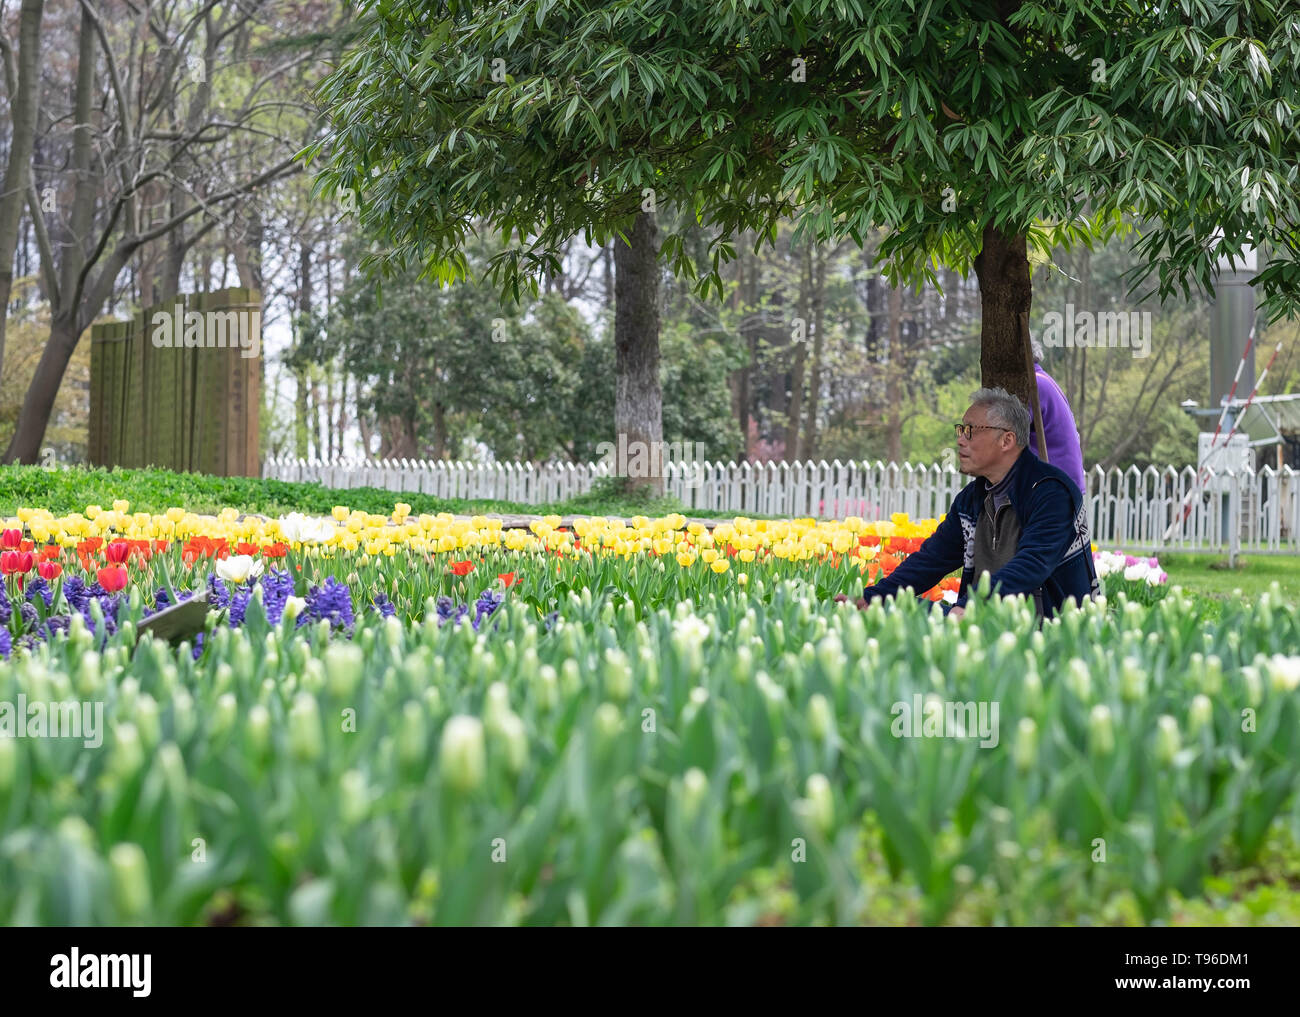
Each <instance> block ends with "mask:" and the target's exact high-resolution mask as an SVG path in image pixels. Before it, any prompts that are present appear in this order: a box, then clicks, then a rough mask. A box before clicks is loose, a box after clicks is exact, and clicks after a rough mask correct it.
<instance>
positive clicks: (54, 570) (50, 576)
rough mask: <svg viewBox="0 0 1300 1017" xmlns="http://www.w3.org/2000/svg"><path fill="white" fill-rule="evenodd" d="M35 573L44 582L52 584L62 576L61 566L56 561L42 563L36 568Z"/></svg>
mask: <svg viewBox="0 0 1300 1017" xmlns="http://www.w3.org/2000/svg"><path fill="white" fill-rule="evenodd" d="M36 571H37V572H39V573H40V574H41V578H42V579H44V580H45V581H46V582H50V583H52V582H54V580H56V579H58V578H59V576H61V575H62V574H63V566H62V565H60V564H59V563H58V562H56V561H43V562H40V563H39V564H38V565H37V566H36Z"/></svg>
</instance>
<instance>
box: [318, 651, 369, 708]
mask: <svg viewBox="0 0 1300 1017" xmlns="http://www.w3.org/2000/svg"><path fill="white" fill-rule="evenodd" d="M324 661H325V686H326V688H328V689H329V692H330V695H331V696H334V697H335V698H336V699H347V698H349V697H350V696H351V695H352V693H353V692H354V691H355V690H356V688H357V686H358V685H359V684H360V683H361V673H362V669H363V668H364V666H365V660H364V658H363V657H362V654H361V647H359V646H353V645H352V644H351V643H345V642H333V643H330V645H329V646H328V647H326V649H325V654H324Z"/></svg>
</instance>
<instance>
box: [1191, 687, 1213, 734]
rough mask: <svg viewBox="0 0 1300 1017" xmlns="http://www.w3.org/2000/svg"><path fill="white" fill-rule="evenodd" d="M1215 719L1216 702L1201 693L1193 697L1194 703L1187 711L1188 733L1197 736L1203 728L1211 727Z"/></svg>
mask: <svg viewBox="0 0 1300 1017" xmlns="http://www.w3.org/2000/svg"><path fill="white" fill-rule="evenodd" d="M1213 721H1214V704H1213V703H1211V702H1210V697H1209V696H1207V695H1205V694H1204V693H1201V694H1200V695H1197V696H1194V697H1193V698H1192V705H1191V706H1190V707H1189V708H1188V711H1187V733H1188V735H1189V736H1191V737H1193V738H1194V737H1196V735H1197V734H1198V733H1199V732H1200V730H1201V728H1203V727H1209V726H1211V725H1212V724H1213Z"/></svg>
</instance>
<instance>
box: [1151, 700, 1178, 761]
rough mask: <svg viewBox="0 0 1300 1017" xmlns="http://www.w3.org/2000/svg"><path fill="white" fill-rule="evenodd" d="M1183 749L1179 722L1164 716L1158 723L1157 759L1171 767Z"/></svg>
mask: <svg viewBox="0 0 1300 1017" xmlns="http://www.w3.org/2000/svg"><path fill="white" fill-rule="evenodd" d="M1181 747H1182V745H1181V742H1180V739H1179V735H1178V721H1176V720H1174V718H1173V717H1171V716H1169V714H1167V713H1166V714H1164V715H1162V716H1161V718H1160V719H1159V720H1158V721H1157V722H1156V759H1157V760H1158V761H1159V762H1160V763H1161V764H1162V765H1164V766H1169V765H1170V764H1171V763H1173V761H1174V756H1176V755H1178V750H1179V749H1180V748H1181Z"/></svg>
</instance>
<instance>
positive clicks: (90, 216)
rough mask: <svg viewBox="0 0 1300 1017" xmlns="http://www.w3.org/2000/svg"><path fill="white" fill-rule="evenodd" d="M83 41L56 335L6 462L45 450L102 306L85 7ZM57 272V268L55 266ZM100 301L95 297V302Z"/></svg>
mask: <svg viewBox="0 0 1300 1017" xmlns="http://www.w3.org/2000/svg"><path fill="white" fill-rule="evenodd" d="M78 32H79V34H78V42H77V81H76V85H75V91H74V97H73V107H72V108H73V129H72V130H73V138H72V162H71V165H70V166H69V170H70V175H71V177H72V179H73V187H72V209H71V213H70V214H69V216H68V229H67V234H66V235H67V236H68V237H69V243H68V244H67V246H66V247H65V248H64V254H63V264H62V265H61V266H60V270H61V273H60V279H59V300H58V306H57V307H56V308H51V321H50V337H49V339H48V340H47V341H46V343H45V350H44V352H43V353H42V354H41V359H40V361H39V362H38V363H37V365H36V372H35V374H34V375H33V376H32V382H31V384H30V385H28V386H27V394H26V395H25V396H24V397H23V405H22V409H21V410H19V411H18V426H17V428H16V429H15V430H14V436H13V438H12V440H10V442H9V448H8V449H7V450H6V451H5V455H4V462H6V463H26V464H28V465H32V464H35V462H36V460H37V456H38V455H39V453H40V448H41V441H42V440H44V438H45V428H46V426H47V425H48V424H49V422H50V413H51V412H53V410H54V400H55V398H56V397H57V396H58V394H59V385H60V383H61V382H62V381H63V372H64V371H65V370H67V367H68V361H69V360H71V359H72V351H73V350H75V349H76V348H77V340H78V339H80V338H81V333H82V331H83V329H84V327H85V325H86V324H89V322H90V321H91V320H92V319H93V317H94V315H95V314H97V313H98V311H99V305H98V304H96V306H94V307H89V308H87V307H83V306H82V305H83V295H84V290H83V287H82V285H81V280H80V275H81V269H82V266H83V265H85V263H86V253H85V249H84V248H83V247H82V246H81V245H82V243H84V238H85V237H87V236H88V235H89V234H90V228H91V224H92V223H93V221H94V215H95V194H96V191H97V186H96V184H97V181H96V180H95V178H94V176H93V174H92V171H91V162H90V160H91V154H92V152H91V134H90V128H91V117H92V116H93V110H94V106H93V103H94V90H95V23H94V20H93V18H92V17H91V15H90V13H89V12H88V11H87V10H86V9H85V8H84V7H83V8H82V11H81V26H80V28H79V30H78ZM51 271H53V268H52V267H51ZM91 303H95V301H91Z"/></svg>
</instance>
